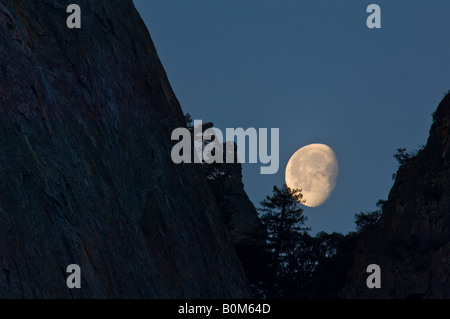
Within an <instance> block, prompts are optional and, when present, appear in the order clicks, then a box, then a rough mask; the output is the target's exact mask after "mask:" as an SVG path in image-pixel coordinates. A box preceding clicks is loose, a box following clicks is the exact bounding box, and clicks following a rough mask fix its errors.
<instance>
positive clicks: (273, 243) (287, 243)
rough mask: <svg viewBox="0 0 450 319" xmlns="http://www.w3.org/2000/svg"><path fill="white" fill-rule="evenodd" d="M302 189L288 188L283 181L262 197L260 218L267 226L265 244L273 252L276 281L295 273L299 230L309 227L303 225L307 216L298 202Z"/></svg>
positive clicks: (301, 231)
mask: <svg viewBox="0 0 450 319" xmlns="http://www.w3.org/2000/svg"><path fill="white" fill-rule="evenodd" d="M302 201H303V195H302V194H301V190H297V189H294V190H293V189H290V188H289V187H287V186H286V185H283V187H282V188H281V189H280V188H278V187H277V186H274V187H273V195H272V196H267V197H266V199H265V200H263V201H261V203H260V204H261V206H262V207H261V208H259V209H258V210H259V211H260V212H262V214H261V220H262V222H263V223H264V225H265V226H266V228H267V232H268V238H267V240H268V244H269V247H270V249H271V251H272V254H273V264H272V267H273V276H274V280H275V284H279V282H280V281H282V280H283V278H291V279H293V278H294V277H295V274H296V273H297V272H298V269H296V266H297V265H296V263H297V262H296V256H295V255H296V248H297V245H298V242H299V241H300V239H301V236H302V234H304V233H305V232H306V231H308V230H309V228H306V227H303V225H304V224H305V221H306V219H307V218H306V217H305V216H303V209H301V208H300V202H302Z"/></svg>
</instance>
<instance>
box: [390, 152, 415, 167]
mask: <svg viewBox="0 0 450 319" xmlns="http://www.w3.org/2000/svg"><path fill="white" fill-rule="evenodd" d="M394 157H395V159H396V160H397V161H398V163H399V164H400V166H401V165H404V164H406V163H407V162H408V161H409V160H410V159H411V158H412V157H414V154H413V153H407V152H406V148H397V153H395V154H394Z"/></svg>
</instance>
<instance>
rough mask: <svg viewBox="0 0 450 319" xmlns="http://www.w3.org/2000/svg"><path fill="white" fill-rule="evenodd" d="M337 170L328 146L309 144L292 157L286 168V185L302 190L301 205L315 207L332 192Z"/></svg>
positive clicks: (334, 157) (323, 201)
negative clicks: (302, 201)
mask: <svg viewBox="0 0 450 319" xmlns="http://www.w3.org/2000/svg"><path fill="white" fill-rule="evenodd" d="M338 170H339V169H338V163H337V159H336V154H334V151H333V150H332V149H331V148H330V147H329V146H327V145H324V144H311V145H308V146H305V147H302V148H301V149H299V150H298V151H297V152H295V154H294V155H292V157H291V159H290V160H289V162H288V164H287V166H286V185H287V186H288V187H289V188H291V189H301V190H302V192H301V193H302V194H303V200H306V201H305V202H304V203H302V204H303V205H305V206H308V207H317V206H320V205H322V204H323V203H325V202H326V201H327V199H328V198H329V197H330V195H331V193H332V192H333V190H334V187H335V186H336V179H337V175H338Z"/></svg>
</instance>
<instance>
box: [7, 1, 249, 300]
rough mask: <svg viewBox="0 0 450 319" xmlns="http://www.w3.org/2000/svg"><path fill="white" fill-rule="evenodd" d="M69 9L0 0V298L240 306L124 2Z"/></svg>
mask: <svg viewBox="0 0 450 319" xmlns="http://www.w3.org/2000/svg"><path fill="white" fill-rule="evenodd" d="M72 2H73V1H60V0H40V1H36V0H4V1H1V2H0V176H1V178H0V298H36V297H39V298H79V297H82V298H91V297H96V298H106V297H114V298H131V297H133V298H140V297H147V298H159V297H164V298H173V297H179V298H182V297H188V298H202V297H203V298H217V297H234V298H239V297H248V296H249V288H248V287H249V285H248V283H247V280H246V278H245V276H244V273H243V270H242V267H241V264H240V262H239V260H238V258H237V256H236V253H235V251H234V249H233V247H232V245H231V243H230V240H229V236H228V234H227V232H226V230H225V227H224V225H223V223H222V221H221V218H220V213H219V210H218V209H217V208H216V205H215V202H214V199H213V196H212V195H211V192H210V191H209V190H208V188H207V187H204V185H205V180H204V175H203V172H202V171H201V169H200V168H199V167H196V166H193V165H175V164H173V162H172V161H171V157H170V151H171V148H172V145H173V143H172V141H171V140H170V135H171V132H172V130H173V129H174V128H176V127H180V126H183V125H184V124H183V122H184V117H183V113H182V111H181V109H180V106H179V103H178V101H177V99H176V97H175V95H174V93H173V92H172V89H171V87H170V84H169V82H168V80H167V77H166V74H165V72H164V69H163V67H162V66H161V63H160V61H159V59H158V56H157V53H156V51H155V48H154V46H153V44H152V41H151V39H150V36H149V34H148V31H147V29H146V27H145V25H144V24H143V22H142V21H141V19H140V17H139V15H138V13H137V11H136V10H135V8H134V6H133V3H132V1H131V0H98V1H79V2H78V4H79V5H80V7H81V10H82V28H81V29H68V28H67V26H66V19H67V16H68V14H67V13H66V8H67V6H68V5H69V4H70V3H72ZM69 264H78V265H80V267H81V269H82V288H81V289H73V290H70V289H68V288H67V286H66V278H67V276H68V274H67V273H66V267H67V266H68V265H69Z"/></svg>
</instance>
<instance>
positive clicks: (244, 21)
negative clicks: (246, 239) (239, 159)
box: [134, 0, 450, 234]
mask: <svg viewBox="0 0 450 319" xmlns="http://www.w3.org/2000/svg"><path fill="white" fill-rule="evenodd" d="M134 3H135V5H136V7H137V9H138V10H139V12H140V14H141V16H142V18H143V19H144V21H145V23H146V24H147V27H148V28H149V31H150V34H151V36H152V39H153V41H154V43H155V46H156V49H157V51H158V54H159V57H160V59H161V61H162V63H163V65H164V67H165V69H166V72H167V74H168V77H169V80H170V82H171V84H172V87H173V89H174V91H175V94H176V95H177V97H178V99H179V101H180V103H181V105H182V107H183V111H184V112H189V113H191V115H192V117H193V118H194V119H201V120H203V121H212V122H214V124H215V126H216V127H217V128H219V129H221V130H222V131H223V132H225V129H226V128H237V127H243V128H249V127H255V128H280V170H279V171H278V173H277V174H275V175H260V171H259V170H260V165H261V164H244V165H243V167H244V168H243V175H244V184H245V189H246V191H247V193H248V195H249V197H250V199H251V200H252V201H253V203H254V204H255V205H256V206H257V207H258V206H259V201H261V200H263V199H264V198H265V196H266V195H269V194H271V191H272V187H273V185H278V186H281V185H282V184H283V183H284V171H285V167H286V164H287V162H288V160H289V158H290V157H291V156H292V155H293V154H294V153H295V151H297V150H298V149H299V148H301V147H303V146H305V145H308V144H311V143H323V144H327V145H329V146H330V147H331V148H333V150H334V151H335V153H336V156H337V159H338V162H339V176H338V180H337V184H336V189H335V191H334V193H333V194H332V196H331V198H330V199H329V200H328V201H327V202H326V203H325V204H324V205H322V206H320V207H317V208H308V207H305V208H304V214H305V215H306V216H308V221H307V225H308V226H310V227H312V232H311V233H312V234H315V233H316V232H318V231H322V230H323V231H327V232H333V231H338V232H342V233H347V232H348V231H351V230H354V215H355V213H358V212H361V211H372V210H374V209H375V208H376V207H375V204H376V202H377V201H378V199H387V196H388V194H389V191H390V189H391V187H392V185H393V181H392V174H393V173H394V172H395V171H396V169H397V162H396V160H395V159H394V158H393V156H392V155H393V154H394V153H395V152H396V149H397V148H399V147H404V148H407V149H408V150H412V149H416V148H419V147H420V146H421V145H423V144H425V143H426V140H427V137H428V132H429V129H430V126H431V123H432V119H431V114H432V112H434V110H435V109H436V108H437V106H438V104H439V102H440V101H441V99H442V98H443V96H444V94H445V93H446V92H447V91H448V90H449V89H450V77H449V74H450V41H449V38H450V37H449V36H450V19H448V16H449V14H450V1H448V0H433V1H423V0H409V1H403V0H398V1H386V0H385V1H380V0H372V1H360V0H345V1H334V0H326V1H325V0H315V1H306V0H280V1H275V0H270V1H269V0H214V1H211V0H189V1H188V0H164V1H163V0H134ZM371 3H376V4H378V5H380V7H381V10H382V22H381V24H382V28H381V29H378V30H371V29H368V28H367V26H366V19H367V17H368V15H369V14H368V13H366V8H367V6H368V5H369V4H371Z"/></svg>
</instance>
